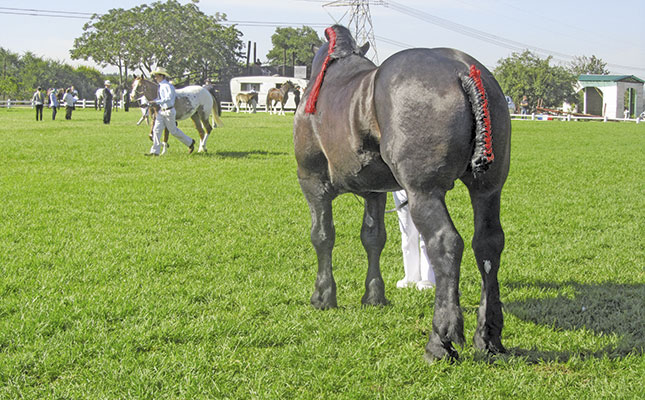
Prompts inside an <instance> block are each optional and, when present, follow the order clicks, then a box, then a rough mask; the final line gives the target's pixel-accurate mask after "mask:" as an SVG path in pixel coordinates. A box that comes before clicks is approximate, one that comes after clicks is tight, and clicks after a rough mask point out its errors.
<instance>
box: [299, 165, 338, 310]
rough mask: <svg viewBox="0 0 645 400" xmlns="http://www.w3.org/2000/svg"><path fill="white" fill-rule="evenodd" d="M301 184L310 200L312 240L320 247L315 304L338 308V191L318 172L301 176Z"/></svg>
mask: <svg viewBox="0 0 645 400" xmlns="http://www.w3.org/2000/svg"><path fill="white" fill-rule="evenodd" d="M299 182H300V187H301V188H302V192H303V193H304V195H305V198H306V199H307V203H308V204H309V211H310V213H311V243H312V244H313V246H314V249H315V250H316V257H317V259H318V273H317V275H316V283H315V289H314V293H313V294H312V295H311V304H312V305H313V306H314V307H316V308H318V309H327V308H334V307H336V306H337V303H336V282H335V281H334V275H333V273H332V263H331V261H332V250H333V248H334V241H335V238H336V231H335V229H334V220H333V217H332V209H331V202H332V200H333V198H334V195H333V194H331V193H329V192H328V191H327V190H326V186H327V185H325V184H324V183H323V182H322V181H321V180H319V179H318V178H317V177H315V176H310V177H305V178H303V177H300V178H299Z"/></svg>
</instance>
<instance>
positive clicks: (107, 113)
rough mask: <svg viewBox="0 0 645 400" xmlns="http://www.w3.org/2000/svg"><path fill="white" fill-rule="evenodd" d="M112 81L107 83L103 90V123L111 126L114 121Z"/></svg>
mask: <svg viewBox="0 0 645 400" xmlns="http://www.w3.org/2000/svg"><path fill="white" fill-rule="evenodd" d="M110 86H111V83H110V81H105V89H104V90H103V123H104V124H106V125H107V124H109V123H110V119H112V91H111V90H110Z"/></svg>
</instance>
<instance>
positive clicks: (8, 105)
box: [7, 99, 11, 108]
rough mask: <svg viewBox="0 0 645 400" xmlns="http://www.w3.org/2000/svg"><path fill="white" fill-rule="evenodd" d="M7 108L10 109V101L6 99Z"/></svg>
mask: <svg viewBox="0 0 645 400" xmlns="http://www.w3.org/2000/svg"><path fill="white" fill-rule="evenodd" d="M7 108H11V99H7Z"/></svg>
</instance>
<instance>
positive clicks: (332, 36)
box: [305, 26, 336, 114]
mask: <svg viewBox="0 0 645 400" xmlns="http://www.w3.org/2000/svg"><path fill="white" fill-rule="evenodd" d="M325 35H327V38H328V39H329V48H328V50H327V57H325V61H324V62H323V65H322V68H321V69H320V72H319V73H318V76H317V77H316V82H315V83H314V86H313V88H311V93H309V97H308V98H307V106H306V107H305V112H306V113H307V114H315V113H316V102H317V101H318V94H319V93H320V87H321V86H322V81H323V78H324V77H325V71H326V70H327V66H328V65H329V61H330V60H331V54H332V53H333V52H334V47H336V31H334V29H333V28H332V27H331V26H330V27H329V28H327V29H325Z"/></svg>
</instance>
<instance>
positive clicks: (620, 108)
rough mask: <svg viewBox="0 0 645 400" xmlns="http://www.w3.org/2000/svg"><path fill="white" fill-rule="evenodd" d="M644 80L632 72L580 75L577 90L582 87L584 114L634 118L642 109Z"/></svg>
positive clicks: (644, 102)
mask: <svg viewBox="0 0 645 400" xmlns="http://www.w3.org/2000/svg"><path fill="white" fill-rule="evenodd" d="M643 83H645V81H644V80H642V79H640V78H637V77H635V76H634V75H580V76H579V77H578V86H577V88H576V92H578V91H580V90H584V110H583V112H584V113H585V114H593V115H600V116H603V117H607V118H623V117H624V115H625V110H628V111H629V117H630V118H636V117H637V116H638V115H639V114H640V113H642V112H643V111H644V110H645V101H643V100H644V99H643Z"/></svg>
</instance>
